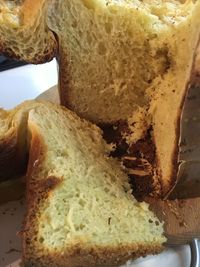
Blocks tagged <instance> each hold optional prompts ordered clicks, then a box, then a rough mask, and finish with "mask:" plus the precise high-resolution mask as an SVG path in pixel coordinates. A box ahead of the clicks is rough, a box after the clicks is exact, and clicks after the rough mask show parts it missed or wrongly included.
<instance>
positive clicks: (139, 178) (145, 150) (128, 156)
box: [100, 120, 156, 200]
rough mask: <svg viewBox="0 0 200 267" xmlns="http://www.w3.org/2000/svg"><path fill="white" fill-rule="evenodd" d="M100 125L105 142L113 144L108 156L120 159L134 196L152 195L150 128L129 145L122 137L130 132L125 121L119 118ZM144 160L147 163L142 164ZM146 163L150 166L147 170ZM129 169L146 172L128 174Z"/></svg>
mask: <svg viewBox="0 0 200 267" xmlns="http://www.w3.org/2000/svg"><path fill="white" fill-rule="evenodd" d="M100 127H101V129H102V130H103V138H104V139H105V140H106V142H107V143H108V144H113V145H114V150H113V151H112V152H111V153H110V156H112V157H114V158H118V159H120V160H121V162H122V163H123V165H124V166H125V168H126V170H127V173H128V176H129V179H130V184H131V186H132V189H133V194H134V196H135V197H136V198H137V199H138V200H143V199H144V197H146V196H150V195H152V194H153V193H154V186H153V169H154V167H155V158H156V155H155V144H154V143H153V140H152V137H151V131H152V128H149V130H148V131H147V133H146V136H145V137H144V138H143V139H141V140H138V141H137V142H136V143H134V144H130V145H129V144H127V142H126V140H125V138H124V137H123V136H124V135H129V134H131V130H130V128H129V127H128V123H127V122H126V121H122V120H120V121H118V122H116V123H114V124H104V125H100ZM144 161H146V162H147V164H144ZM147 165H149V166H151V169H150V170H149V168H148V171H147V167H148V166H147ZM131 170H139V171H144V172H146V173H147V174H146V175H144V174H143V175H137V174H129V172H131Z"/></svg>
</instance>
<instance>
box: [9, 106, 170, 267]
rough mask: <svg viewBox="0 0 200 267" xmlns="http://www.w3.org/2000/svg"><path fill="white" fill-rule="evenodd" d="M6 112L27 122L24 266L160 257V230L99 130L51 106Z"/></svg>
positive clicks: (114, 262) (105, 263) (100, 263)
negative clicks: (134, 194)
mask: <svg viewBox="0 0 200 267" xmlns="http://www.w3.org/2000/svg"><path fill="white" fill-rule="evenodd" d="M9 112H10V114H15V116H13V120H12V123H14V121H15V120H16V118H17V117H18V116H17V114H21V113H26V118H27V123H26V129H27V130H26V134H24V139H27V142H26V143H27V147H28V151H29V161H28V171H27V178H26V179H27V180H26V181H27V189H26V199H27V200H26V201H27V215H26V218H25V224H24V230H23V231H22V239H23V263H24V266H29V267H30V266H37V267H39V266H40V267H42V266H43V267H47V266H52V267H55V266H68V267H80V266H82V267H88V266H90V267H92V266H95V267H97V266H99V267H100V266H101V267H103V266H117V265H119V264H120V263H124V262H125V261H126V260H128V259H131V258H136V257H139V256H144V255H147V254H149V253H157V252H159V251H160V250H161V249H162V243H163V242H164V241H165V238H164V236H163V227H162V223H159V222H158V219H157V218H156V216H155V215H154V214H153V213H152V212H151V211H149V210H148V204H146V203H144V202H141V203H139V202H137V201H136V200H135V199H134V197H133V195H132V194H131V188H130V185H129V182H128V178H127V176H126V175H125V173H124V172H123V171H122V170H121V168H120V167H119V166H120V165H119V163H118V162H117V161H116V160H115V159H112V158H109V157H108V153H109V150H110V147H109V146H108V145H107V144H106V143H105V141H104V140H103V138H102V136H101V131H100V129H99V128H98V127H96V126H94V125H92V124H91V123H89V122H87V121H85V120H82V119H80V118H79V117H78V116H77V115H75V114H73V113H72V112H71V111H69V110H67V109H65V108H62V107H61V106H57V105H54V104H50V103H48V102H36V101H35V102H34V101H32V102H26V103H23V104H22V105H21V106H19V107H17V108H16V109H14V110H12V111H9ZM8 127H9V125H8ZM24 133H25V132H24ZM61 136H62V138H61Z"/></svg>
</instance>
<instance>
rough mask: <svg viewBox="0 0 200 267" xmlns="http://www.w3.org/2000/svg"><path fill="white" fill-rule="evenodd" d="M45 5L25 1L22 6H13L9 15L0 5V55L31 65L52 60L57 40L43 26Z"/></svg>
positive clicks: (45, 25) (37, 1)
mask: <svg viewBox="0 0 200 267" xmlns="http://www.w3.org/2000/svg"><path fill="white" fill-rule="evenodd" d="M48 2H49V1H46V0H42V1H40V0H36V1H30V0H25V1H24V2H23V3H22V5H19V4H13V5H14V8H13V10H14V11H9V12H8V10H9V8H7V7H6V8H5V6H4V5H3V4H0V52H1V53H3V54H5V55H6V56H8V57H11V58H15V59H17V60H24V61H27V62H29V63H34V64H38V63H45V62H47V61H50V60H52V58H53V57H54V56H56V53H57V47H58V44H57V40H56V37H55V36H54V33H53V32H52V31H50V30H49V28H48V26H47V23H46V13H47V7H48ZM1 5H2V6H1ZM16 10H17V11H16ZM2 12H3V15H2V16H1V13H2ZM11 14H12V15H11Z"/></svg>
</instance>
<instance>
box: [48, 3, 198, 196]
mask: <svg viewBox="0 0 200 267" xmlns="http://www.w3.org/2000/svg"><path fill="white" fill-rule="evenodd" d="M54 10H57V12H56V13H55V12H54ZM48 14H49V16H48V25H49V27H50V29H52V30H53V31H54V32H55V33H56V34H57V36H58V39H59V46H60V48H59V66H60V76H59V77H60V79H59V86H60V96H61V103H62V104H64V105H65V106H67V107H69V108H70V109H72V110H75V111H76V112H77V113H78V114H79V115H80V116H82V117H84V118H87V119H89V120H91V121H93V122H95V123H101V124H102V123H103V124H105V123H106V124H108V123H109V124H114V123H116V121H118V122H119V121H120V122H121V121H124V123H126V124H127V128H128V131H126V133H125V136H124V139H125V140H126V143H127V144H128V145H129V146H133V145H134V144H136V143H137V142H138V140H139V141H140V140H142V142H143V143H144V145H145V146H149V143H151V146H150V147H149V148H147V149H146V150H150V151H151V147H152V146H153V147H154V148H155V155H154V162H153V164H152V162H149V161H148V157H149V155H147V156H146V158H145V162H147V164H148V165H149V166H150V167H151V171H150V172H148V173H146V172H144V170H142V172H140V174H139V173H138V174H139V177H141V178H142V177H144V176H149V178H153V185H152V190H153V192H154V193H155V192H156V191H157V194H158V195H160V196H165V195H166V194H167V193H168V191H169V190H170V188H171V187H172V185H173V183H174V179H175V178H176V172H177V169H178V158H177V157H178V140H179V124H180V116H181V110H182V105H183V101H184V97H185V94H186V90H187V85H188V83H189V80H190V74H191V69H192V65H193V59H194V54H195V49H196V46H197V42H198V39H199V32H200V1H199V0H197V1H192V0H187V1H175V0H169V1H162V0H154V1H152V0H151V1H150V0H144V1H138V0H134V1H125V0H124V1H114V0H111V1H103V0H101V1H98V0H93V1H87V0H78V1H77V0H76V1H54V5H53V7H52V8H50V9H49V13H48ZM58 14H59V15H58ZM147 137H148V140H147ZM149 138H150V139H151V142H149ZM139 160H141V158H140V159H139ZM143 165H144V164H143ZM133 171H134V172H135V173H136V172H138V171H137V170H133ZM136 176H137V175H136ZM136 176H135V177H136ZM139 179H140V178H139Z"/></svg>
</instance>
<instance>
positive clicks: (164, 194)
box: [158, 38, 200, 199]
mask: <svg viewBox="0 0 200 267" xmlns="http://www.w3.org/2000/svg"><path fill="white" fill-rule="evenodd" d="M199 44H200V38H199V40H198V42H197V46H196V51H197V50H198V47H199ZM196 58H197V55H196V54H194V59H193V66H192V68H191V73H190V77H189V79H188V82H187V84H186V87H185V90H184V94H183V95H182V101H181V103H180V108H179V113H178V117H177V123H176V140H175V144H174V151H173V153H172V168H171V175H170V179H169V184H168V186H163V184H162V183H161V185H162V198H163V199H167V197H168V196H169V194H170V193H171V192H172V191H173V189H174V187H175V186H176V184H177V182H178V176H177V174H178V169H179V164H180V162H179V161H178V157H179V148H180V147H179V140H180V135H181V116H182V112H183V108H184V103H185V99H186V96H187V93H188V90H189V89H190V86H192V84H193V83H194V79H195V76H196V72H197V70H196V69H195V64H196ZM158 163H159V161H158Z"/></svg>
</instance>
